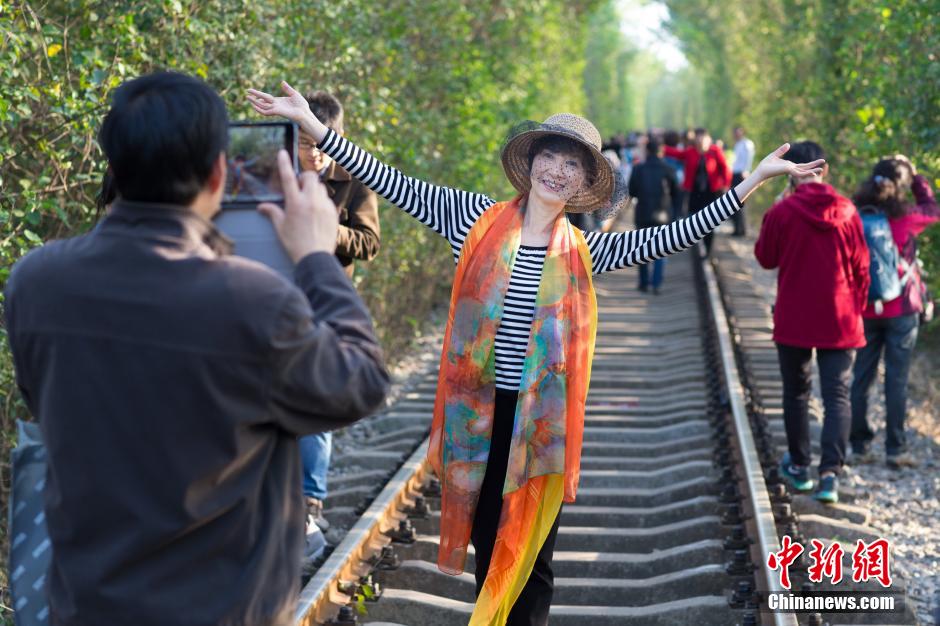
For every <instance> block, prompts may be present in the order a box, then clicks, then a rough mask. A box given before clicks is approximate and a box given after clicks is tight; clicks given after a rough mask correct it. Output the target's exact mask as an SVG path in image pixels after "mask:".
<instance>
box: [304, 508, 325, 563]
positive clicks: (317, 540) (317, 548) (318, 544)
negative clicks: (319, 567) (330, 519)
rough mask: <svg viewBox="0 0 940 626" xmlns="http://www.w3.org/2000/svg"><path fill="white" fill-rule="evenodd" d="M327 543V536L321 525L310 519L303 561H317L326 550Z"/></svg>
mask: <svg viewBox="0 0 940 626" xmlns="http://www.w3.org/2000/svg"><path fill="white" fill-rule="evenodd" d="M308 517H309V516H308ZM326 545H327V544H326V537H324V536H323V531H322V530H320V527H319V526H317V525H316V524H314V523H312V522H310V521H309V520H308V523H307V531H306V536H305V541H304V556H303V559H302V561H303V563H310V562H312V561H316V560H317V559H319V558H320V557H321V556H323V551H324V550H326Z"/></svg>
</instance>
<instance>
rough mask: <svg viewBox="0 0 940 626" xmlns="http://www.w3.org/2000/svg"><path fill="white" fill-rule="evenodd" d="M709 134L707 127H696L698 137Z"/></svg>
mask: <svg viewBox="0 0 940 626" xmlns="http://www.w3.org/2000/svg"><path fill="white" fill-rule="evenodd" d="M707 134H708V129H707V128H702V127H701V126H699V127H698V128H696V129H695V136H696V137H701V136H702V135H707Z"/></svg>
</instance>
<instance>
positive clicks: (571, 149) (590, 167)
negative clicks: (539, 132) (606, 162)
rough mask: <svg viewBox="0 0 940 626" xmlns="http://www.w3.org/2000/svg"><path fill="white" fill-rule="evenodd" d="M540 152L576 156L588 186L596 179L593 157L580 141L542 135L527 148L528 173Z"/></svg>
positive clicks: (561, 136)
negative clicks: (546, 151)
mask: <svg viewBox="0 0 940 626" xmlns="http://www.w3.org/2000/svg"><path fill="white" fill-rule="evenodd" d="M542 150H548V151H549V152H557V153H561V154H574V155H576V156H577V157H578V158H579V159H580V160H581V165H583V166H584V172H585V177H586V178H587V183H588V185H592V184H594V180H595V179H596V178H597V165H596V163H595V162H594V156H593V155H592V154H591V151H590V150H588V149H587V148H586V147H585V146H584V144H582V143H581V142H580V141H577V140H575V139H571V138H570V137H565V136H564V135H544V136H542V137H539V138H538V139H536V140H535V141H533V142H532V145H531V146H529V154H528V157H529V170H530V171H531V170H532V161H534V160H535V157H536V155H538V153H539V152H541V151H542Z"/></svg>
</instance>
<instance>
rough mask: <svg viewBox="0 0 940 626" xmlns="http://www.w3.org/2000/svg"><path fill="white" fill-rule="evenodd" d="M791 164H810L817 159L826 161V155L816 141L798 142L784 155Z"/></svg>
mask: <svg viewBox="0 0 940 626" xmlns="http://www.w3.org/2000/svg"><path fill="white" fill-rule="evenodd" d="M783 158H785V159H786V160H787V161H790V162H791V163H809V162H811V161H815V160H817V159H825V158H826V153H825V152H824V151H823V149H822V146H820V145H819V144H818V143H816V142H815V141H798V142H796V143H795V144H793V145H792V146H790V149H789V150H787V153H786V154H785V155H783Z"/></svg>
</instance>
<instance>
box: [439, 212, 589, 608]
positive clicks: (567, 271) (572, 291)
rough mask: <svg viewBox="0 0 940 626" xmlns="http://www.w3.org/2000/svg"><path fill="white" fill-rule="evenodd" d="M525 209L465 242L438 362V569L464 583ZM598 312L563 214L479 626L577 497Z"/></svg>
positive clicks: (503, 603) (577, 240)
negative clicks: (498, 346) (499, 336)
mask: <svg viewBox="0 0 940 626" xmlns="http://www.w3.org/2000/svg"><path fill="white" fill-rule="evenodd" d="M521 200H522V197H518V198H516V199H515V200H513V201H511V202H501V203H497V204H494V205H493V206H492V207H490V208H489V209H487V211H486V212H485V213H484V214H483V215H482V216H481V217H480V219H478V220H477V222H476V223H475V224H474V226H473V228H472V229H471V230H470V232H469V234H468V235H467V238H466V240H465V241H464V245H463V248H462V250H461V253H460V259H459V261H458V263H457V272H456V275H455V277H454V286H453V290H452V293H451V302H450V312H449V315H448V319H447V329H446V331H445V335H444V349H443V352H442V354H441V366H440V374H439V378H438V387H437V397H436V401H435V405H434V420H433V423H432V426H431V443H430V448H429V450H428V461H429V462H430V464H431V467H432V468H433V469H434V471H435V472H436V473H437V475H438V476H439V477H440V478H441V483H442V499H441V545H440V552H439V554H438V567H440V569H441V570H442V571H444V572H447V573H449V574H459V573H461V572H462V571H463V568H464V563H465V561H466V555H467V545H468V543H469V541H470V530H471V527H472V525H473V518H474V513H475V512H476V505H477V499H478V498H479V495H480V487H481V485H482V483H483V476H484V473H485V472H486V462H487V458H488V456H489V449H490V438H491V434H492V429H493V411H494V406H495V390H496V386H495V382H496V373H495V350H494V346H495V342H496V331H497V329H498V328H499V323H500V319H501V317H502V313H503V300H504V299H505V296H506V292H507V290H508V288H509V279H510V275H511V274H512V267H513V263H514V261H515V257H516V253H517V251H518V249H519V242H520V239H521V234H522V220H523V217H524V209H523V208H522V207H521ZM596 334H597V301H596V298H595V294H594V287H593V284H592V280H591V256H590V251H589V250H588V247H587V243H586V242H585V240H584V236H583V234H582V233H581V231H579V230H577V229H575V228H574V227H572V226H571V225H570V224H569V222H568V220H567V218H566V217H565V215H564V213H562V214H561V215H559V217H558V219H557V220H556V222H555V224H554V227H553V229H552V235H551V240H550V243H549V246H548V251H547V252H546V255H545V265H544V267H543V270H542V277H541V280H540V282H539V288H538V296H537V297H536V302H535V315H534V318H533V321H532V331H531V336H530V338H529V345H528V348H527V352H526V357H525V364H524V366H523V372H522V381H521V384H520V389H519V400H518V403H517V405H516V416H515V423H514V426H513V435H512V442H511V446H510V453H509V464H508V467H507V471H506V482H505V485H504V487H503V507H502V514H501V515H500V521H499V527H498V531H497V535H496V544H495V546H494V549H493V556H492V559H491V561H490V567H489V570H488V572H487V578H486V582H485V583H484V586H483V590H482V592H481V594H480V597H479V598H478V599H477V603H476V606H475V609H474V613H473V617H472V618H471V621H470V623H471V624H487V625H489V624H503V623H505V621H506V618H507V617H508V615H509V610H510V609H511V608H512V605H513V603H514V602H515V601H516V598H518V596H519V593H520V592H521V591H522V588H523V587H524V586H525V583H526V581H527V580H528V578H529V575H530V574H531V572H532V566H533V564H534V562H535V557H536V555H537V554H538V552H539V550H540V549H541V547H542V544H543V543H544V542H545V538H546V536H547V535H548V532H549V530H550V529H551V527H552V525H553V524H554V521H555V518H556V517H557V515H558V513H559V511H560V509H561V503H562V500H564V501H565V502H573V501H574V498H575V492H576V491H577V486H578V478H579V474H580V464H581V443H582V437H583V434H584V403H585V399H586V397H587V391H588V383H589V382H590V378H591V361H592V359H593V355H594V339H595V336H596Z"/></svg>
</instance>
